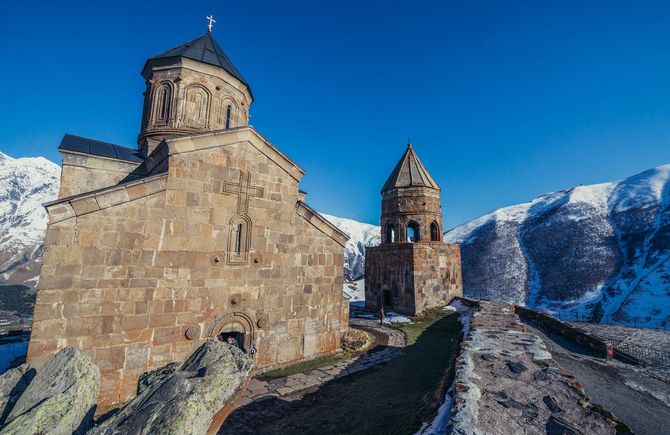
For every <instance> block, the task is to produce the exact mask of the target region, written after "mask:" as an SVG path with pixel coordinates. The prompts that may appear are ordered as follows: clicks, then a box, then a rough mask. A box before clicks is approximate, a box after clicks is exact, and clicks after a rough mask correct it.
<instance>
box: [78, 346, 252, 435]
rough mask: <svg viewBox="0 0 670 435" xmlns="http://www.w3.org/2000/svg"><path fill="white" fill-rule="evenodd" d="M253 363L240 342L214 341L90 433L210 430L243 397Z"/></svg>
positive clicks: (168, 432)
mask: <svg viewBox="0 0 670 435" xmlns="http://www.w3.org/2000/svg"><path fill="white" fill-rule="evenodd" d="M252 367H253V361H252V360H251V358H250V357H249V356H248V355H246V354H245V353H244V352H242V351H241V350H240V349H238V348H237V347H233V346H229V345H228V344H226V343H223V342H220V341H217V340H208V341H206V342H205V343H204V344H203V345H202V346H200V348H198V350H196V351H195V353H193V355H191V357H190V358H189V359H188V360H187V361H186V362H185V363H184V365H183V366H181V367H180V368H179V369H178V370H176V371H175V372H174V373H172V374H170V375H168V376H167V377H165V378H164V379H162V380H158V381H157V382H153V383H151V384H149V385H148V386H146V387H145V388H144V389H143V391H142V392H141V393H140V394H139V395H138V396H137V397H136V398H135V399H133V400H132V401H131V402H130V403H128V404H127V405H126V406H125V407H124V408H123V409H121V410H120V411H119V412H118V413H116V414H115V415H114V416H112V417H110V418H109V419H108V420H106V421H104V422H103V423H102V424H101V425H100V426H98V427H96V428H94V429H92V430H91V432H89V433H90V434H98V435H111V434H126V433H132V434H150V433H160V434H186V433H188V434H205V433H206V432H207V430H208V429H209V427H210V425H211V423H212V420H213V419H214V416H215V414H217V413H218V412H219V411H220V410H221V409H223V408H225V407H226V406H231V405H232V402H233V401H234V400H235V399H236V398H237V397H238V395H239V393H240V391H241V390H242V388H244V386H245V385H246V382H247V380H248V378H249V374H250V372H251V368H252ZM217 417H219V416H217ZM217 419H218V418H217Z"/></svg>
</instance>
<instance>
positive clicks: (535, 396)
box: [449, 301, 630, 434]
mask: <svg viewBox="0 0 670 435" xmlns="http://www.w3.org/2000/svg"><path fill="white" fill-rule="evenodd" d="M464 302H465V301H464ZM467 302H468V305H471V306H472V305H479V309H478V311H475V312H474V314H473V316H472V321H471V323H470V331H469V333H468V334H467V336H466V338H465V339H464V341H463V344H462V345H461V354H460V356H459V357H458V360H457V362H456V376H455V380H454V390H455V392H454V397H453V403H454V406H453V409H452V417H451V421H450V423H449V425H450V433H456V434H465V433H487V434H507V433H589V434H615V433H629V432H630V430H629V429H628V427H626V425H625V424H623V423H622V422H621V421H620V420H619V419H618V418H617V417H616V416H614V415H613V414H612V413H611V412H609V411H607V410H606V409H605V408H603V407H602V406H599V405H596V404H594V403H592V402H591V399H590V397H589V396H588V395H587V394H586V392H585V391H584V389H583V388H582V386H581V385H580V384H579V382H578V381H577V379H576V378H575V377H574V376H572V375H571V374H570V373H569V372H567V371H566V370H565V369H563V368H562V367H560V366H559V365H558V364H557V363H556V362H555V361H554V360H553V358H552V356H551V354H550V353H549V352H548V351H547V348H546V346H545V344H544V342H543V341H542V340H541V339H540V338H539V337H537V336H536V335H534V334H532V333H530V332H528V331H527V330H526V329H525V328H524V326H523V324H522V323H521V322H520V320H519V317H518V316H517V315H516V314H515V313H514V306H512V305H509V304H506V303H502V302H490V301H476V303H473V302H474V301H467ZM474 309H475V310H476V308H474Z"/></svg>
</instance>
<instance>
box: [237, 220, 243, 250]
mask: <svg viewBox="0 0 670 435" xmlns="http://www.w3.org/2000/svg"><path fill="white" fill-rule="evenodd" d="M242 231H243V228H242V224H238V225H237V237H235V253H236V254H237V255H240V254H241V253H242Z"/></svg>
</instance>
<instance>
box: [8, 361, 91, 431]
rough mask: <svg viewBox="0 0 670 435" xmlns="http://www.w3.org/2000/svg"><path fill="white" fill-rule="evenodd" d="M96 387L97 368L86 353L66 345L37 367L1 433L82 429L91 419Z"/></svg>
mask: <svg viewBox="0 0 670 435" xmlns="http://www.w3.org/2000/svg"><path fill="white" fill-rule="evenodd" d="M14 376H18V374H16V375H14ZM17 385H18V384H17ZM99 389H100V370H99V369H98V367H97V366H96V365H95V364H93V362H92V361H91V358H90V357H89V356H88V354H86V353H84V352H81V351H79V350H76V349H73V348H65V349H63V350H61V351H60V352H58V353H57V354H56V355H54V356H53V357H51V358H49V359H48V360H47V362H46V363H45V364H44V366H43V367H42V368H41V369H39V370H38V372H37V375H35V377H34V379H32V381H30V384H29V385H28V387H27V388H26V389H25V391H24V392H23V394H21V396H20V398H19V399H18V400H17V401H16V404H15V405H14V407H13V408H12V410H11V412H10V413H9V415H8V416H7V420H6V423H7V424H6V426H5V427H4V428H2V430H1V431H0V434H3V435H5V434H17V435H18V434H20V435H28V434H43V433H50V434H70V433H73V432H77V431H83V430H85V429H86V428H87V427H88V426H89V425H90V423H91V421H92V417H93V411H94V410H95V408H94V407H95V402H96V399H97V397H98V392H99Z"/></svg>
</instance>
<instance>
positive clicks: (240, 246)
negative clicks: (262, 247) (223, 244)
mask: <svg viewBox="0 0 670 435" xmlns="http://www.w3.org/2000/svg"><path fill="white" fill-rule="evenodd" d="M251 229H252V224H251V219H249V216H247V215H241V214H240V215H236V216H233V218H232V219H231V220H230V236H229V238H228V264H244V263H247V261H248V259H249V251H250V250H251Z"/></svg>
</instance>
